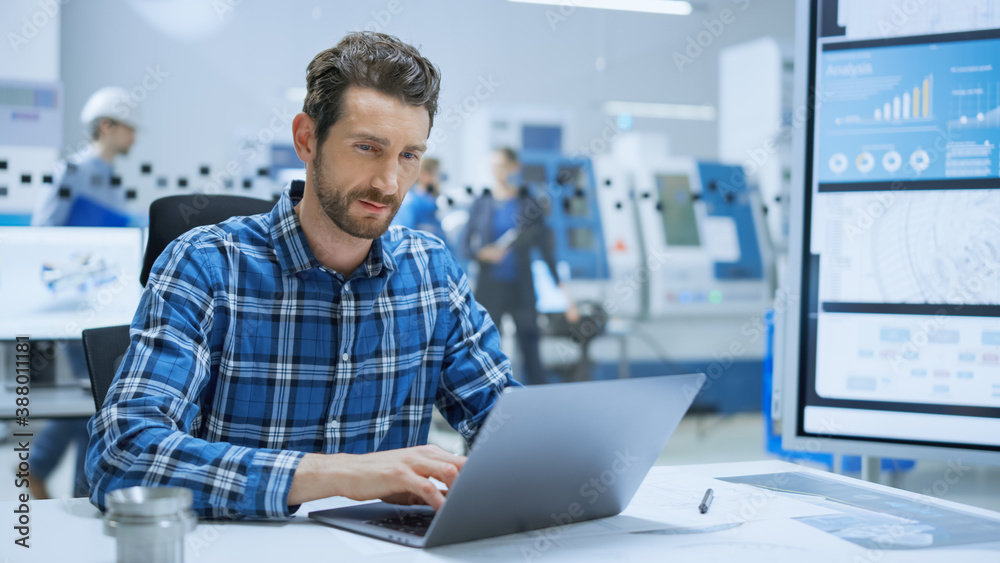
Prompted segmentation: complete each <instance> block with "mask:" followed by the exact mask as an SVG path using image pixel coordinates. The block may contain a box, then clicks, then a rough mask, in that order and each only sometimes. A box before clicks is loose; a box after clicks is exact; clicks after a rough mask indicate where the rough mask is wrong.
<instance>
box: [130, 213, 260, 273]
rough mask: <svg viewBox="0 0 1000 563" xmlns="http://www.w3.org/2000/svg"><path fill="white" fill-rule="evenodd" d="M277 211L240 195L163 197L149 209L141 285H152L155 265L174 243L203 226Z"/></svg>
mask: <svg viewBox="0 0 1000 563" xmlns="http://www.w3.org/2000/svg"><path fill="white" fill-rule="evenodd" d="M273 207H274V202H273V201H270V200H263V199H257V198H253V197H244V196H238V195H204V194H191V195H174V196H169V197H161V198H160V199H158V200H156V201H154V202H153V203H152V204H150V206H149V238H148V240H147V241H146V255H145V256H144V257H143V260H142V274H140V275H139V281H140V282H141V283H142V285H143V286H145V285H146V282H147V281H149V273H150V271H151V270H152V269H153V262H156V259H157V258H159V256H160V253H161V252H163V249H165V248H166V247H167V245H168V244H170V243H171V242H173V240H174V239H175V238H177V237H179V236H181V235H182V234H184V233H186V232H187V231H189V230H191V229H193V228H195V227H200V226H202V225H214V224H216V223H221V222H223V221H225V220H226V219H229V218H230V217H235V216H237V215H257V214H258V213H267V212H268V211H270V210H271V209H272V208H273Z"/></svg>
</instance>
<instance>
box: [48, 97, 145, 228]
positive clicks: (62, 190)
mask: <svg viewBox="0 0 1000 563" xmlns="http://www.w3.org/2000/svg"><path fill="white" fill-rule="evenodd" d="M129 96H130V94H129V93H128V91H127V90H125V89H123V88H116V87H114V86H109V87H107V88H101V89H100V90H98V91H97V92H95V93H94V94H93V95H92V96H90V99H88V100H87V103H86V104H85V105H84V106H83V111H82V112H80V121H82V122H83V124H84V126H86V127H88V128H89V131H90V135H91V139H92V141H93V142H92V143H91V145H90V147H89V148H88V149H87V150H85V151H83V152H82V153H81V154H79V155H75V156H74V157H71V158H70V159H68V160H67V162H66V163H65V164H64V165H63V166H62V167H61V170H59V171H57V174H56V178H55V179H54V181H53V182H52V185H51V186H49V187H48V188H47V189H46V191H45V192H44V193H43V195H42V198H41V199H40V200H39V201H38V205H37V206H36V207H35V212H34V214H33V215H32V216H31V224H32V225H36V226H47V227H52V226H62V227H124V226H126V225H127V224H128V223H129V217H128V214H127V213H126V212H125V201H126V200H125V190H124V189H123V188H122V186H121V182H120V181H119V180H118V178H117V177H115V176H114V162H115V158H116V157H117V156H118V155H127V154H128V151H129V149H130V148H132V144H133V143H134V142H135V130H136V125H137V123H138V116H137V111H136V109H134V108H132V109H130V103H131V100H130V98H129Z"/></svg>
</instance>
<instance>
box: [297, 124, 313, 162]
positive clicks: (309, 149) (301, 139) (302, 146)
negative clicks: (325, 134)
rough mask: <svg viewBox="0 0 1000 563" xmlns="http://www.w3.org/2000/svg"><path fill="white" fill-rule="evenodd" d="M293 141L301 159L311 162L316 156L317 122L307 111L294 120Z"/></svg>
mask: <svg viewBox="0 0 1000 563" xmlns="http://www.w3.org/2000/svg"><path fill="white" fill-rule="evenodd" d="M292 142H294V143H295V154H297V155H299V160H301V161H302V162H305V163H310V162H312V161H313V160H315V158H316V122H315V121H313V118H311V117H309V115H307V114H305V113H300V114H298V115H296V116H295V119H293V120H292Z"/></svg>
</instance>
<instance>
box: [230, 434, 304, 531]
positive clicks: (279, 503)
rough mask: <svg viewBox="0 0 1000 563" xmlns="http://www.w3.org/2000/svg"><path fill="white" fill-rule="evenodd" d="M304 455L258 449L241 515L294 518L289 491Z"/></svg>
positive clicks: (254, 455)
mask: <svg viewBox="0 0 1000 563" xmlns="http://www.w3.org/2000/svg"><path fill="white" fill-rule="evenodd" d="M305 455H306V453H305V452H297V451H290V450H256V451H255V452H254V454H253V459H252V460H251V461H250V469H249V471H248V472H247V481H246V488H245V489H244V492H243V500H242V502H240V506H239V512H240V513H242V514H245V515H247V516H249V517H251V518H271V519H276V518H281V519H287V518H289V517H291V515H292V512H293V511H292V510H290V507H289V506H288V492H289V490H291V488H292V477H293V476H294V475H295V469H296V468H297V467H298V466H299V461H301V460H302V458H303V457H304V456H305Z"/></svg>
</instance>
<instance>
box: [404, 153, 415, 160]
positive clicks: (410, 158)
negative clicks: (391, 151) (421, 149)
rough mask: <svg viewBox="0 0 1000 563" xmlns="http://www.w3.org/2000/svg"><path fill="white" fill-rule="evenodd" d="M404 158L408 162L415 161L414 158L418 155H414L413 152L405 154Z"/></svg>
mask: <svg viewBox="0 0 1000 563" xmlns="http://www.w3.org/2000/svg"><path fill="white" fill-rule="evenodd" d="M403 158H405V159H406V160H413V159H414V158H417V155H415V154H413V153H412V152H404V153H403Z"/></svg>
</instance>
